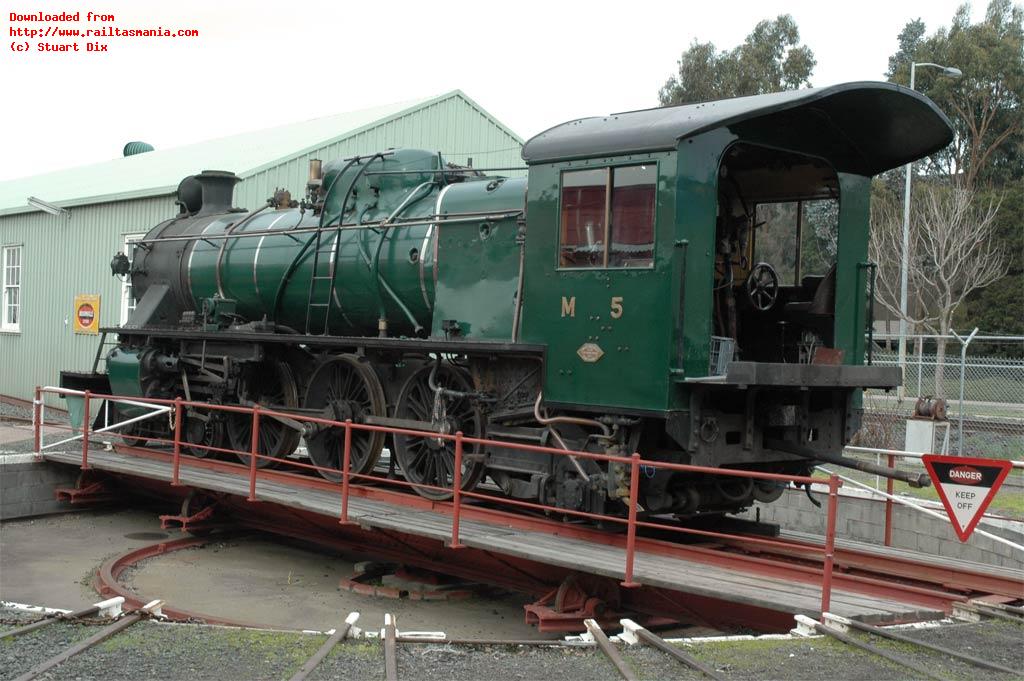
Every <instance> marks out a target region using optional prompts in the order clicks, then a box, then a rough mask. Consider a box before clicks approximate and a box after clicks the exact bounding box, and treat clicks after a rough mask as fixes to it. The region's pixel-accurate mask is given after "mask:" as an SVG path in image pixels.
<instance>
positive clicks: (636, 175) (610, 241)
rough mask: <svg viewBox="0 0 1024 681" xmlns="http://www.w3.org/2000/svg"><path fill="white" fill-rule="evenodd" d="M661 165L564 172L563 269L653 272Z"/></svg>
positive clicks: (561, 261) (561, 247) (561, 260)
mask: <svg viewBox="0 0 1024 681" xmlns="http://www.w3.org/2000/svg"><path fill="white" fill-rule="evenodd" d="M657 177H658V173H657V166H656V165H655V164H653V163H649V164H641V165H631V166H619V167H615V168H595V169H587V170H569V171H565V172H563V173H562V197H561V198H562V201H561V226H560V231H559V257H558V265H559V267H561V268H566V269H574V268H596V267H652V266H653V265H654V209H655V189H656V182H657Z"/></svg>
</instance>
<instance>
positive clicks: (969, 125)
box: [887, 0, 1024, 190]
mask: <svg viewBox="0 0 1024 681" xmlns="http://www.w3.org/2000/svg"><path fill="white" fill-rule="evenodd" d="M923 33H924V24H923V23H922V22H921V21H920V20H919V19H916V20H914V21H911V22H909V23H907V25H906V26H905V27H904V29H903V31H902V32H901V33H900V36H899V40H900V49H899V51H897V53H896V54H895V55H893V56H892V57H890V59H889V72H888V74H887V75H888V77H889V80H890V81H892V82H895V83H899V84H902V85H907V84H908V83H909V82H910V64H911V62H912V61H913V62H918V63H922V62H932V63H938V64H943V65H948V66H953V67H956V68H958V69H960V70H961V71H962V72H963V76H962V77H961V78H959V79H956V80H952V79H949V78H944V77H942V76H941V75H939V74H938V73H937V72H936V71H935V70H934V69H918V70H917V78H916V81H917V82H916V84H915V85H916V89H917V90H919V91H921V92H923V93H924V94H926V95H928V96H929V97H930V98H931V99H932V100H934V101H935V103H936V104H938V106H939V108H941V109H942V110H943V111H945V112H946V113H947V114H948V115H949V116H950V117H951V119H952V121H953V127H954V129H955V131H956V137H955V139H954V141H953V144H952V145H951V146H950V147H949V148H948V149H947V150H944V151H942V152H940V153H938V154H936V155H934V156H933V157H932V158H931V162H930V164H929V165H930V168H928V170H929V171H930V172H931V173H933V174H934V173H942V174H946V175H949V176H950V177H953V178H955V179H956V180H957V181H958V182H961V183H963V184H964V185H966V186H967V187H968V188H969V189H970V190H975V189H978V188H979V187H980V186H981V185H990V184H993V183H997V184H1000V183H1004V182H1008V181H1014V180H1020V179H1021V178H1022V176H1024V111H1022V107H1021V104H1022V101H1024V9H1022V8H1021V7H1020V6H1015V5H1013V4H1012V2H1011V0H991V1H990V2H989V5H988V8H987V10H986V12H985V18H984V19H983V20H982V21H981V22H979V23H977V24H971V23H970V6H969V5H962V6H961V7H960V8H959V9H958V10H957V12H956V15H955V16H954V17H953V22H952V24H951V25H950V26H949V27H948V28H946V27H943V28H940V29H939V30H938V31H936V32H935V33H934V34H933V35H931V36H928V37H924V36H923Z"/></svg>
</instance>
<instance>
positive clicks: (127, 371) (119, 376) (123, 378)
mask: <svg viewBox="0 0 1024 681" xmlns="http://www.w3.org/2000/svg"><path fill="white" fill-rule="evenodd" d="M107 376H108V378H109V379H110V394H112V395H123V396H125V397H142V396H143V394H142V367H141V364H140V362H139V353H138V352H136V351H135V350H129V349H126V348H123V347H117V348H114V349H113V350H111V351H110V354H108V355H107ZM117 408H118V411H120V412H122V413H123V414H125V415H127V416H129V417H131V416H141V415H142V414H144V413H145V412H146V410H145V409H143V408H141V407H133V406H131V405H127V404H119V405H118V407H117Z"/></svg>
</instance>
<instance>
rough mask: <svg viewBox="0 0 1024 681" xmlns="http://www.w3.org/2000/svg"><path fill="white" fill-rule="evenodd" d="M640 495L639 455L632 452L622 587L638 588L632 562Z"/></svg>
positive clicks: (634, 550)
mask: <svg viewBox="0 0 1024 681" xmlns="http://www.w3.org/2000/svg"><path fill="white" fill-rule="evenodd" d="M639 494H640V454H639V453H638V452H633V456H632V457H630V462H629V522H628V523H627V524H626V579H625V580H624V581H623V582H622V586H624V587H626V588H633V587H637V586H640V584H639V583H637V582H634V581H633V560H634V558H635V553H636V507H637V504H638V503H639V501H638V500H637V497H638V496H639Z"/></svg>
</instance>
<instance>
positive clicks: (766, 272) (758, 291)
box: [747, 262, 779, 312]
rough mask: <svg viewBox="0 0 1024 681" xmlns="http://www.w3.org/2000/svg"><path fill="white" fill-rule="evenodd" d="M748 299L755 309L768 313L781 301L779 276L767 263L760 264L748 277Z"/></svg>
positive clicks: (755, 266)
mask: <svg viewBox="0 0 1024 681" xmlns="http://www.w3.org/2000/svg"><path fill="white" fill-rule="evenodd" d="M747 298H748V299H749V300H750V304H751V305H753V306H754V309H756V310H760V311H761V312H767V311H768V310H770V309H772V308H773V307H775V302H776V301H777V300H778V299H779V275H778V274H777V273H776V272H775V268H773V267H772V266H771V265H769V264H768V263H766V262H759V263H757V264H756V265H754V268H753V269H752V270H750V276H748V277H747Z"/></svg>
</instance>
